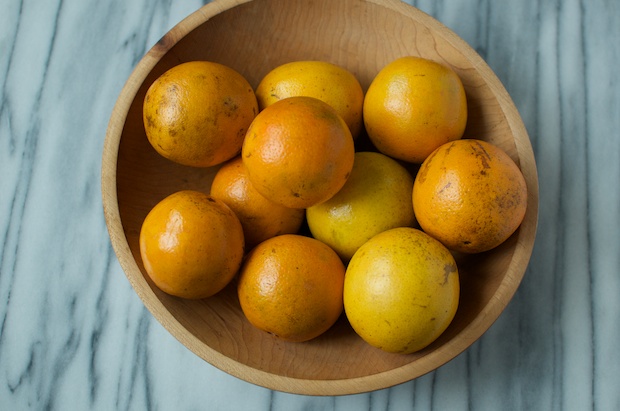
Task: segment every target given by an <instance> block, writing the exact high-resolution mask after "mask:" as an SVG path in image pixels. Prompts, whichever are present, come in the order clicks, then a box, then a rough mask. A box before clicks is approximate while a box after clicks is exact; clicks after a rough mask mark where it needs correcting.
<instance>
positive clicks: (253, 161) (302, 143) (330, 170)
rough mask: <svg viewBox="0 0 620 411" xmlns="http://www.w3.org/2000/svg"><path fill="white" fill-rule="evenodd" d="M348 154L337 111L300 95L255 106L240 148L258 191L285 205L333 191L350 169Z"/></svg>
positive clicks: (301, 204) (303, 204)
mask: <svg viewBox="0 0 620 411" xmlns="http://www.w3.org/2000/svg"><path fill="white" fill-rule="evenodd" d="M354 155H355V148H354V143H353V138H352V137H351V132H350V131H349V128H348V127H347V125H346V124H345V122H344V121H343V120H342V118H341V117H340V116H339V115H338V113H336V111H335V110H334V109H333V108H332V107H331V106H329V105H328V104H327V103H324V102H322V101H321V100H319V99H316V98H314V97H305V96H300V97H289V98H286V99H284V100H280V101H278V102H276V103H273V104H272V105H270V106H269V107H267V108H265V109H264V110H263V111H261V112H260V113H259V114H258V115H257V116H256V118H255V119H254V121H253V122H252V124H251V125H250V128H249V129H248V133H247V135H246V138H245V140H244V142H243V149H242V157H243V164H244V165H245V166H246V168H247V171H248V176H249V178H250V181H251V182H252V184H254V187H255V188H256V189H257V190H258V192H259V193H261V194H262V195H263V196H265V197H267V198H268V199H270V200H271V201H274V202H276V203H278V204H281V205H283V206H286V207H290V208H307V207H310V206H312V205H315V204H318V203H321V202H323V201H325V200H327V199H329V198H330V197H332V196H333V195H334V194H336V193H337V192H338V190H340V189H341V188H342V186H343V185H344V183H345V182H346V181H347V178H348V177H349V174H350V173H351V169H352V168H353V159H354Z"/></svg>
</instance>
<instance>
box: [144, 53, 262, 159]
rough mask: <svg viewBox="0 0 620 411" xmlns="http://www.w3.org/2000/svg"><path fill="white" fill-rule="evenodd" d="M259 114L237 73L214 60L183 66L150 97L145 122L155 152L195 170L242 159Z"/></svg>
mask: <svg viewBox="0 0 620 411" xmlns="http://www.w3.org/2000/svg"><path fill="white" fill-rule="evenodd" d="M257 113H258V102H257V101H256V96H255V94H254V91H253V89H252V87H251V86H250V84H249V83H248V82H247V80H246V79H245V78H244V77H243V76H242V75H241V74H239V73H238V72H237V71H235V70H233V69H232V68H230V67H227V66H224V65H222V64H218V63H214V62H209V61H191V62H187V63H182V64H179V65H177V66H175V67H173V68H171V69H169V70H168V71H166V72H165V73H164V74H162V75H161V76H160V77H159V78H157V79H156V80H155V81H154V82H153V84H151V86H150V87H149V89H148V90H147V92H146V96H145V99H144V105H143V120H144V128H145V131H146V136H147V138H148V140H149V142H150V143H151V145H152V146H153V148H154V149H155V150H156V151H157V152H158V153H159V154H161V155H162V156H164V157H166V158H168V159H169V160H172V161H174V162H177V163H180V164H184V165H187V166H194V167H209V166H213V165H216V164H220V163H222V162H224V161H226V160H229V159H231V158H233V157H234V156H235V155H237V154H239V152H240V150H241V145H242V143H243V138H244V136H245V132H246V131H247V129H248V127H249V125H250V123H251V122H252V120H253V119H254V117H255V116H256V114H257Z"/></svg>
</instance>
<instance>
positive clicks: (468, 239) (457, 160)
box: [413, 139, 527, 253]
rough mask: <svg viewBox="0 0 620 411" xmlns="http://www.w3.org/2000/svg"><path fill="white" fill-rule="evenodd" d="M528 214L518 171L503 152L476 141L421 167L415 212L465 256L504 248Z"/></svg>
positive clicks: (448, 149) (450, 148) (439, 153)
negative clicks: (503, 244) (499, 247)
mask: <svg viewBox="0 0 620 411" xmlns="http://www.w3.org/2000/svg"><path fill="white" fill-rule="evenodd" d="M526 208H527V187H526V184H525V179H524V178H523V175H522V174H521V170H520V169H519V167H518V166H517V165H516V164H515V162H514V161H513V160H512V159H511V158H510V157H509V156H508V154H506V153H505V152H504V151H503V150H502V149H500V148H499V147H497V146H495V145H493V144H490V143H488V142H485V141H481V140H476V139H463V140H459V141H454V142H451V143H447V144H444V145H442V146H441V147H439V148H438V149H437V150H436V151H434V152H433V153H432V154H431V155H430V156H429V157H428V158H427V159H426V160H425V161H424V163H422V166H421V167H420V170H419V171H418V174H417V176H416V179H415V182H414V186H413V209H414V211H415V215H416V217H417V220H418V223H419V224H420V226H421V227H422V229H423V230H424V231H425V232H427V233H428V234H430V235H431V236H433V237H435V238H436V239H438V240H439V241H441V242H442V243H443V244H444V245H446V246H447V247H448V248H450V249H452V250H456V251H460V252H464V253H478V252H482V251H487V250H490V249H492V248H495V247H496V246H498V245H500V244H501V243H503V242H504V241H505V240H506V239H508V237H510V236H511V235H512V234H513V233H514V232H515V231H516V229H517V228H518V227H519V225H520V224H521V222H522V221H523V217H524V215H525V211H526Z"/></svg>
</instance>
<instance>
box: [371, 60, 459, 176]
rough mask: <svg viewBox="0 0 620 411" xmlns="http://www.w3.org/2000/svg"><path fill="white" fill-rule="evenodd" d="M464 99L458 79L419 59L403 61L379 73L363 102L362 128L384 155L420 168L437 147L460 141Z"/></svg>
mask: <svg viewBox="0 0 620 411" xmlns="http://www.w3.org/2000/svg"><path fill="white" fill-rule="evenodd" d="M466 123H467V100H466V96H465V89H464V88H463V84H462V83H461V79H460V78H459V76H458V75H457V74H456V72H454V71H453V70H452V69H450V68H449V67H447V66H445V65H442V64H440V63H437V62H435V61H432V60H428V59H424V58H420V57H413V56H408V57H402V58H399V59H396V60H394V61H392V62H391V63H389V64H388V65H386V66H385V67H384V68H382V69H381V70H380V71H379V73H378V74H377V76H376V77H375V78H374V79H373V81H372V83H371V84H370V86H369V87H368V91H367V92H366V96H365V98H364V124H365V125H366V131H367V132H368V136H369V137H370V140H371V141H372V143H373V144H374V145H375V147H376V148H377V149H378V150H379V151H380V152H382V153H384V154H387V155H389V156H390V157H394V158H397V159H399V160H404V161H408V162H412V163H417V164H419V163H421V162H422V161H424V159H425V158H426V157H427V156H428V155H429V154H430V153H431V152H432V151H433V150H435V149H436V148H437V147H439V146H440V145H442V144H444V143H447V142H449V141H453V140H457V139H460V138H461V137H462V136H463V132H464V131H465V125H466Z"/></svg>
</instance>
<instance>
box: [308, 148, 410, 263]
mask: <svg viewBox="0 0 620 411" xmlns="http://www.w3.org/2000/svg"><path fill="white" fill-rule="evenodd" d="M412 190H413V177H412V176H411V174H410V173H409V171H407V169H406V168H404V167H403V166H402V165H400V164H399V163H398V162H397V161H396V160H394V159H392V158H390V157H388V156H386V155H384V154H381V153H375V152H358V153H355V161H354V163H353V171H351V175H350V176H349V179H348V180H347V182H346V183H345V185H344V187H342V189H341V190H340V191H338V193H336V195H335V196H333V197H332V198H330V199H329V200H327V201H325V202H323V203H321V204H317V205H315V206H312V207H310V208H308V209H307V210H306V216H307V220H308V227H309V228H310V232H311V233H312V236H313V237H314V238H316V239H318V240H321V241H323V242H324V243H325V244H327V245H329V246H330V247H332V248H333V249H334V250H335V251H336V252H337V253H338V255H340V257H341V258H342V259H343V260H345V261H348V260H350V259H351V257H352V256H353V253H355V251H356V250H357V249H358V248H359V247H360V246H361V245H362V244H364V243H365V242H366V241H367V240H369V239H370V238H371V237H373V236H374V235H375V234H378V233H380V232H382V231H385V230H387V229H390V228H395V227H406V226H411V225H413V224H414V222H415V217H414V214H413V205H412V204H411V191H412Z"/></svg>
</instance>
